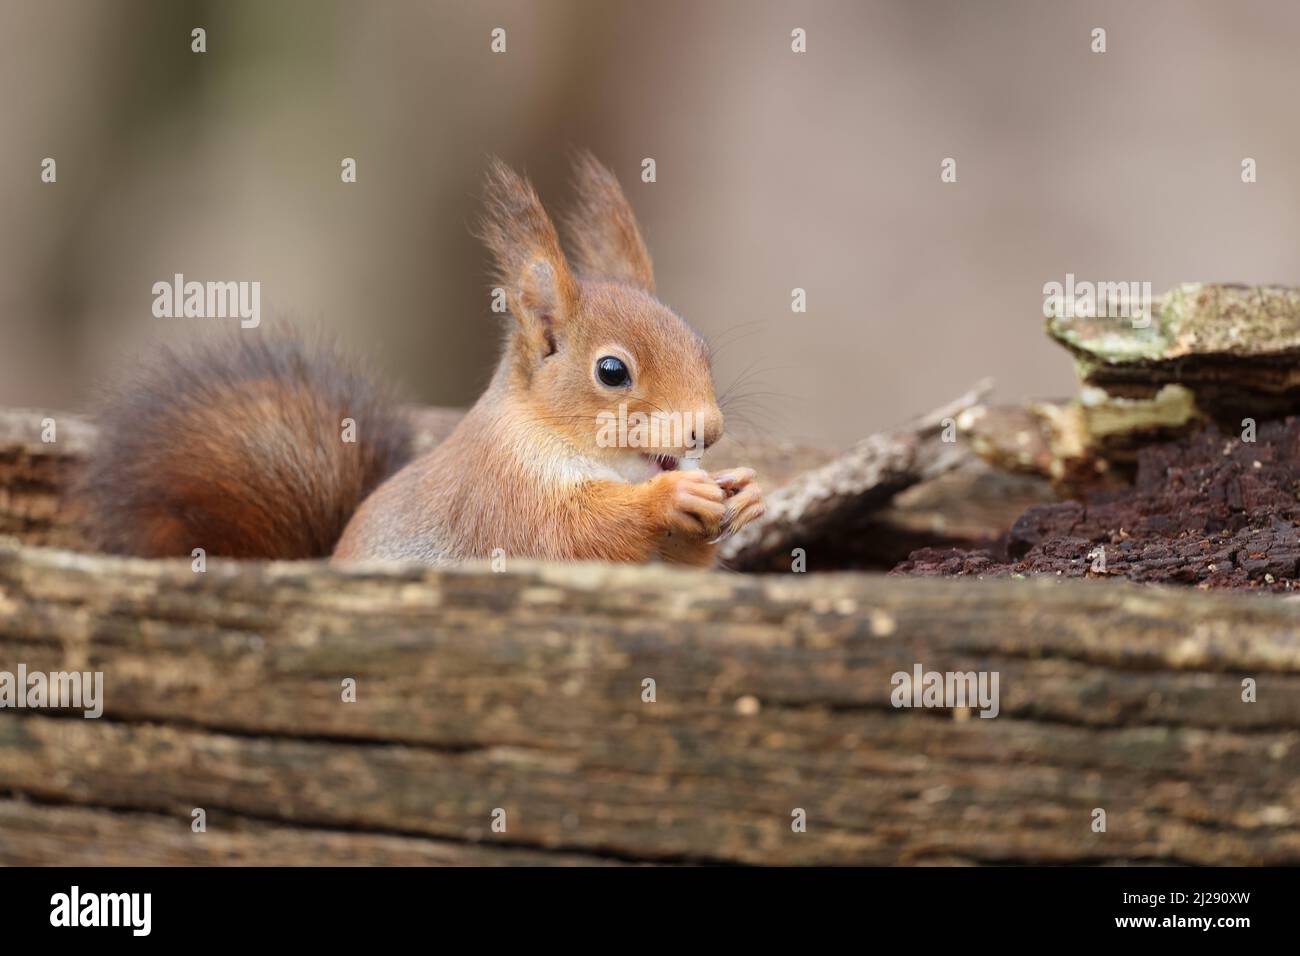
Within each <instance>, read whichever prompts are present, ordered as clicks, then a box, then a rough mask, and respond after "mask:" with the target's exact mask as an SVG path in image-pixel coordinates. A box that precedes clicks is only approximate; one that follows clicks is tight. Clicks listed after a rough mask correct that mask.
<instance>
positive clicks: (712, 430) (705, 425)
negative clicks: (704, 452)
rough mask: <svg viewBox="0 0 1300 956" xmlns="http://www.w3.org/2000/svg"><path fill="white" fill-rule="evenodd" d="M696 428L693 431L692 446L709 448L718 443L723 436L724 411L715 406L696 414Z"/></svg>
mask: <svg viewBox="0 0 1300 956" xmlns="http://www.w3.org/2000/svg"><path fill="white" fill-rule="evenodd" d="M695 422H696V424H695V428H694V429H692V431H691V436H690V437H691V446H692V447H696V448H701V449H707V448H708V447H709V446H710V445H714V444H717V441H718V439H719V438H721V437H722V412H720V411H718V409H716V408H713V409H710V410H709V411H707V412H702V413H701V414H699V415H697V416H696V419H695Z"/></svg>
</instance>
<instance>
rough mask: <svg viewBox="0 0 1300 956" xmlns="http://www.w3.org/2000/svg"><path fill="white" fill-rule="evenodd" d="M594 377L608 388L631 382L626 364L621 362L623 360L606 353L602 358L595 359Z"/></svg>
mask: <svg viewBox="0 0 1300 956" xmlns="http://www.w3.org/2000/svg"><path fill="white" fill-rule="evenodd" d="M596 378H598V379H600V381H601V383H602V384H604V385H608V386H609V387H610V388H618V387H619V386H621V385H630V384H632V376H631V374H629V372H628V370H627V366H626V365H625V364H623V360H622V359H617V358H614V356H612V355H606V356H605V357H604V358H601V359H597V360H596Z"/></svg>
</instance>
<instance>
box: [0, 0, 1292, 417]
mask: <svg viewBox="0 0 1300 956" xmlns="http://www.w3.org/2000/svg"><path fill="white" fill-rule="evenodd" d="M195 26H202V27H204V28H206V30H207V43H208V52H207V53H205V54H194V53H192V52H190V30H191V29H192V28H193V27H195ZM497 26H500V27H504V28H505V29H506V30H507V36H508V52H507V53H505V54H504V55H493V54H492V53H491V52H490V51H489V33H490V31H491V30H492V28H494V27H497ZM1097 26H1100V27H1104V28H1105V29H1106V31H1107V46H1108V51H1107V52H1106V53H1105V54H1101V55H1097V54H1094V53H1092V52H1091V51H1090V43H1091V37H1090V32H1091V30H1092V28H1093V27H1097ZM795 27H802V28H804V29H805V30H807V34H808V52H807V53H806V54H803V55H796V54H794V53H792V52H791V50H790V31H791V30H792V29H793V28H795ZM1298 34H1300V6H1297V5H1296V4H1293V3H1289V2H1286V0H1268V2H1265V0H1257V2H1231V3H1229V2H1226V0H1224V2H1209V0H1201V2H1180V0H1163V2H1148V3H1142V4H1133V3H1124V2H1119V0H1116V2H1104V3H1072V4H1068V5H1067V4H1058V3H1042V2H1035V0H1023V2H996V0H994V2H983V3H976V2H955V0H954V2H936V0H893V2H871V3H869V2H856V3H855V2H805V3H797V2H777V0H767V2H755V0H727V2H722V0H709V2H654V3H640V2H632V0H626V2H611V0H584V2H558V0H545V2H542V0H532V2H526V0H521V2H513V3H506V2H472V3H471V2H449V0H422V2H383V3H357V2H353V3H347V2H294V0H213V2H208V3H200V2H192V3H186V2H171V0H156V2H153V0H0V90H2V91H3V92H2V93H0V129H2V130H3V138H2V139H0V174H2V175H3V182H4V196H5V202H4V206H3V216H2V217H0V404H6V405H26V406H49V407H79V406H84V405H85V404H86V402H87V401H88V400H89V398H90V394H91V393H90V391H89V389H90V386H91V384H92V383H93V381H94V379H95V378H96V377H97V376H100V375H102V374H103V373H104V372H105V371H106V370H107V369H109V368H110V367H111V366H112V365H113V364H114V363H118V362H123V361H125V362H128V363H129V361H130V357H131V356H132V354H134V353H136V352H138V351H139V350H140V349H141V348H142V347H145V346H146V345H147V344H148V343H149V342H151V341H153V340H156V339H160V338H167V337H176V336H185V335H192V334H195V333H196V332H199V331H202V330H203V329H204V327H205V326H209V325H214V324H227V325H229V324H232V321H233V320H189V321H188V322H187V321H185V320H173V319H155V318H154V317H153V316H152V314H151V311H150V310H151V305H152V301H153V297H152V293H151V291H150V287H151V286H152V284H153V283H154V282H155V281H158V280H166V279H169V278H170V277H171V276H172V275H173V273H175V272H183V273H184V274H185V275H186V276H187V278H192V279H198V280H200V281H206V280H260V281H261V283H262V323H263V328H264V329H265V328H268V327H271V326H272V325H274V324H277V323H282V322H291V321H292V322H299V323H305V324H313V323H315V324H321V325H324V326H327V327H329V328H332V329H335V330H337V331H338V333H339V335H340V336H341V337H342V338H344V339H345V340H346V341H349V342H351V343H354V344H356V345H357V346H358V347H361V348H363V349H365V350H367V351H368V352H370V353H371V354H373V355H375V356H376V357H377V358H378V359H379V360H380V361H382V362H383V363H384V364H385V365H386V366H387V367H389V368H391V369H392V374H393V377H394V379H395V380H397V381H399V382H401V383H402V384H403V386H404V391H405V393H406V395H407V396H408V397H410V398H412V399H417V400H424V401H428V402H437V403H446V404H467V403H469V402H471V401H472V400H473V399H474V397H475V396H476V395H477V393H478V390H479V389H480V387H481V385H482V384H483V383H484V382H485V381H486V378H487V376H488V374H489V371H490V368H491V365H492V363H493V361H494V356H495V350H496V343H497V330H496V318H495V317H494V316H492V314H491V313H490V312H489V309H488V305H489V300H488V295H487V271H486V263H485V260H484V256H483V254H482V252H481V250H480V248H479V247H478V245H477V244H476V243H475V241H474V240H473V239H472V237H471V236H470V234H469V226H470V224H471V223H472V222H473V220H474V218H475V216H476V215H477V208H476V207H477V196H478V192H479V181H480V176H481V174H482V171H483V165H484V157H485V156H486V155H488V154H490V153H496V154H500V155H501V156H503V157H504V158H505V159H506V160H507V161H509V162H511V163H512V164H515V165H516V166H519V167H522V168H524V169H525V170H526V171H527V172H528V173H529V174H530V175H531V176H532V177H533V178H534V179H535V181H536V182H537V185H538V187H539V190H540V191H541V193H542V195H543V198H544V199H546V200H547V201H548V202H549V203H550V204H551V205H552V207H553V208H558V207H559V206H560V205H561V204H562V202H563V201H564V200H566V199H567V190H566V179H567V176H566V170H565V168H564V160H565V150H566V148H567V147H569V146H571V145H587V146H590V147H591V148H593V149H594V150H595V151H596V153H597V154H598V155H599V156H600V157H602V158H603V159H604V160H605V161H606V162H607V163H608V164H610V165H611V166H613V167H614V169H615V170H616V172H617V173H618V174H619V176H620V178H621V179H622V180H623V183H624V186H625V188H626V189H627V191H628V193H629V195H630V197H631V199H632V201H633V204H634V205H635V206H636V208H637V210H638V212H639V214H640V216H641V219H642V224H643V227H644V230H645V232H646V236H647V240H648V242H649V245H650V248H651V252H652V253H653V255H654V257H655V261H656V266H657V278H658V284H659V290H660V293H661V295H662V297H663V298H664V299H665V301H667V302H668V303H669V304H671V305H673V306H674V307H675V308H677V309H678V310H679V311H681V312H682V313H683V314H684V315H685V316H686V317H687V318H688V319H689V320H691V321H692V322H693V323H694V324H695V325H696V326H697V327H699V328H700V329H701V330H702V331H703V332H704V333H705V334H706V335H708V336H709V337H711V338H713V339H715V340H721V341H722V342H723V345H722V349H721V354H720V359H719V362H718V369H717V371H718V385H719V388H720V389H721V388H725V387H726V386H727V385H729V384H730V383H731V382H732V381H733V380H735V379H736V378H737V377H739V376H741V375H743V374H746V373H747V372H748V373H749V374H750V376H751V381H750V385H749V389H750V390H752V391H756V392H758V393H759V394H757V395H755V396H754V398H755V402H754V404H753V406H752V407H750V408H749V409H748V413H749V415H750V417H751V418H753V419H755V420H757V421H759V422H760V423H767V424H769V425H770V426H771V427H772V428H774V429H777V430H779V431H781V432H783V433H786V434H790V435H799V436H802V437H804V438H807V439H812V440H816V441H825V442H833V443H844V442H848V441H851V440H853V439H855V438H857V437H860V436H861V435H863V434H865V433H867V432H868V431H870V430H872V429H875V428H878V427H881V426H885V425H889V424H891V423H894V422H897V421H900V420H902V419H904V418H907V417H909V416H911V415H913V414H916V413H918V412H921V411H924V410H926V409H928V408H929V407H932V406H933V405H935V404H938V403H939V402H941V401H943V400H945V399H947V398H949V397H951V396H952V395H955V394H956V393H958V392H959V391H962V390H963V389H965V387H966V386H968V385H969V384H970V383H971V382H973V381H974V380H975V379H977V378H979V377H981V376H984V375H993V376H995V377H996V378H997V380H998V384H999V396H1000V397H1001V398H1004V399H1010V400H1016V399H1020V398H1024V397H1028V396H1036V395H1059V394H1064V393H1067V392H1070V391H1072V389H1073V376H1072V373H1071V370H1070V363H1069V360H1068V357H1067V356H1066V355H1065V354H1064V353H1062V352H1061V351H1060V350H1058V349H1057V348H1055V347H1053V346H1051V345H1050V344H1048V342H1047V341H1046V339H1045V338H1044V336H1043V335H1042V331H1041V327H1042V318H1041V309H1042V298H1043V297H1042V286H1043V283H1045V282H1047V281H1051V280H1058V281H1062V280H1064V277H1065V274H1066V273H1067V272H1073V273H1075V274H1076V275H1077V276H1078V277H1079V278H1080V279H1092V280H1108V281H1129V280H1138V281H1141V280H1146V281H1150V282H1152V283H1153V287H1154V289H1155V291H1156V292H1160V291H1162V290H1163V289H1164V288H1166V287H1168V286H1169V285H1172V284H1174V283H1176V282H1180V281H1189V280H1236V281H1245V282H1270V281H1271V282H1288V283H1296V282H1300V274H1298V273H1300V268H1298V266H1297V263H1298V262H1300V258H1298V255H1297V254H1298V253H1300V215H1298V213H1300V124H1297V123H1296V122H1295V113H1294V109H1293V103H1294V97H1295V93H1296V90H1297V89H1300V85H1298V84H1300V57H1297V56H1296V55H1295V37H1296V36H1297V35H1298ZM47 156H49V157H53V158H55V159H56V160H57V163H58V182H57V184H55V185H46V184H43V183H41V182H40V179H39V173H40V163H41V160H42V159H43V158H45V157H47ZM345 156H351V157H355V158H356V159H357V162H358V171H359V181H358V182H357V183H356V184H353V185H344V184H342V183H341V182H340V180H339V171H340V170H339V163H340V161H341V159H342V158H343V157H345ZM646 156H651V157H654V158H655V160H656V161H657V164H658V182H656V183H654V184H643V183H641V181H640V176H639V172H640V161H641V159H642V158H643V157H646ZM948 156H951V157H954V158H956V160H957V170H958V181H957V183H956V184H954V185H945V184H943V183H941V182H940V179H939V171H940V162H941V161H942V160H943V158H944V157H948ZM1247 156H1250V157H1253V158H1255V159H1256V161H1257V163H1258V171H1259V173H1258V174H1259V181H1258V182H1257V183H1255V184H1253V185H1245V184H1243V183H1242V182H1241V176H1240V171H1241V161H1242V158H1243V157H1247ZM796 286H798V287H802V288H804V289H806V290H807V294H808V312H807V313H806V314H801V315H798V314H792V313H791V310H790V292H791V289H792V288H794V287H796ZM245 334H249V333H245Z"/></svg>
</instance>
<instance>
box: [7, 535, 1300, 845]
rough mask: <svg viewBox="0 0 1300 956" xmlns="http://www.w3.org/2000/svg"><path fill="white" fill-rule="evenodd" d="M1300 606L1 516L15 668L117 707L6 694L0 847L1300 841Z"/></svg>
mask: <svg viewBox="0 0 1300 956" xmlns="http://www.w3.org/2000/svg"><path fill="white" fill-rule="evenodd" d="M1298 624H1300V607H1298V606H1297V605H1296V604H1294V603H1292V602H1289V601H1282V600H1260V599H1258V598H1253V597H1243V596H1231V595H1225V596H1217V595H1206V594H1200V593H1195V592H1188V591H1183V590H1170V589H1161V588H1144V589H1139V588H1136V587H1130V586H1126V585H1122V584H1119V583H1117V582H1109V581H1107V582H1088V581H1073V582H1054V581H996V582H995V581H961V582H940V581H917V580H904V579H898V578H883V577H879V576H872V575H856V574H843V575H840V574H820V575H797V574H787V575H774V576H745V575H735V574H725V573H701V572H691V571H681V570H675V569H670V568H664V567H610V566H591V565H569V566H547V565H535V564H520V565H518V566H511V567H510V568H509V569H508V570H507V572H506V573H493V572H492V571H490V570H488V569H487V568H483V567H466V568H461V569H454V570H446V571H432V570H429V569H423V568H412V567H392V566H389V567H383V568H380V567H378V566H376V567H374V568H370V569H358V570H354V571H341V570H337V569H331V568H328V567H325V566H323V565H319V564H315V563H296V564H282V565H254V564H241V563H237V562H231V563H224V562H221V561H219V560H210V561H209V565H208V570H207V571H206V572H205V573H202V574H196V573H194V572H193V571H191V570H190V566H189V564H188V563H186V562H146V561H134V560H127V559H111V558H103V557H97V556H89V555H78V554H72V553H68V552H61V551H54V550H41V549H28V548H21V547H18V546H14V545H8V546H4V547H0V662H5V663H4V664H3V665H0V666H9V662H15V661H21V662H24V663H26V664H27V666H28V667H29V668H30V669H40V670H62V669H83V670H99V671H102V672H103V673H104V675H105V678H104V679H105V712H104V717H103V718H102V719H100V720H86V719H83V718H82V717H80V715H74V714H68V713H54V712H49V711H44V712H37V711H31V710H24V711H7V712H4V713H2V714H0V789H2V790H3V791H4V792H5V795H7V796H8V797H9V798H10V799H9V802H7V803H0V861H8V860H12V861H20V860H31V859H33V857H34V855H40V854H41V853H43V852H46V851H48V850H50V848H51V847H54V846H58V845H59V839H60V838H59V837H57V836H53V835H51V833H63V837H62V839H63V842H64V844H67V845H68V846H67V849H66V850H61V851H59V852H66V853H68V854H70V858H72V859H86V858H87V857H88V855H93V854H94V853H95V852H96V851H95V850H94V849H93V848H94V847H95V846H99V845H101V844H104V845H110V846H111V845H112V842H113V840H119V839H125V838H124V837H120V834H122V833H125V832H126V831H125V830H123V829H122V828H133V829H134V831H135V832H136V833H137V834H138V836H136V837H135V838H134V840H135V842H136V843H137V845H138V846H139V851H138V852H139V857H140V859H141V860H175V861H177V862H200V861H201V860H202V859H204V854H205V853H206V854H210V853H213V852H217V853H225V852H228V853H230V854H233V855H234V856H235V857H237V858H238V859H240V860H241V861H243V862H277V861H283V860H284V859H286V858H287V855H290V854H294V853H301V854H303V857H304V862H310V861H311V860H312V859H316V857H314V856H312V855H313V854H320V859H347V860H362V859H365V860H369V861H373V862H385V861H391V860H394V859H398V858H402V859H409V860H412V861H414V860H415V859H417V858H422V859H424V860H426V861H430V862H432V861H435V859H437V858H438V857H439V855H442V857H443V859H441V860H438V861H440V862H481V861H490V860H492V859H500V860H508V859H512V858H511V857H510V856H509V855H510V854H520V853H524V854H528V853H534V854H545V855H546V856H545V859H547V860H553V861H554V862H564V863H571V862H590V861H610V862H706V863H708V862H727V863H790V864H806V863H918V862H920V863H924V862H1118V861H1158V862H1172V863H1243V864H1252V863H1296V862H1300V636H1298V635H1300V627H1298V626H1297V625H1298ZM918 662H919V663H921V664H922V665H923V666H924V667H925V668H926V669H927V670H938V671H949V670H953V671H967V670H986V671H996V672H998V673H999V675H1000V690H1001V701H1000V704H1001V712H1000V714H999V716H998V717H997V718H995V719H982V718H980V717H978V716H975V715H974V714H972V713H970V712H968V711H956V712H954V711H949V710H906V709H895V708H894V707H892V706H891V704H890V691H891V689H892V688H891V684H890V676H891V674H892V673H894V672H895V671H900V670H902V671H910V670H911V668H912V666H913V665H914V664H915V663H918ZM345 677H352V678H355V679H356V681H357V682H358V699H357V702H356V703H343V702H342V701H341V699H340V685H341V681H342V680H343V678H345ZM1243 677H1252V678H1254V679H1255V680H1256V681H1257V683H1258V694H1259V699H1258V702H1256V703H1243V702H1242V700H1241V680H1242V678H1243ZM645 678H652V679H653V680H654V681H655V682H656V698H657V699H656V700H655V702H653V703H647V702H645V701H643V700H642V686H643V684H642V682H643V680H644V679H645ZM24 800H30V801H31V802H24ZM195 807H203V808H205V809H207V810H208V812H209V814H210V817H209V832H208V833H207V834H204V835H202V836H201V837H200V836H199V835H194V836H193V838H191V835H190V834H189V832H188V825H189V819H190V811H191V810H192V809H193V808H195ZM1097 807H1101V808H1104V809H1105V810H1106V812H1107V816H1108V827H1107V832H1105V833H1094V832H1093V831H1092V829H1091V822H1092V811H1093V809H1094V808H1097ZM497 808H501V809H503V810H505V812H506V819H507V831H506V833H504V834H499V833H494V832H492V830H491V826H490V823H491V814H492V812H493V811H494V810H495V809H497ZM796 808H802V809H804V810H805V811H806V813H807V818H808V827H807V831H806V832H804V833H795V832H792V830H791V813H792V811H794V810H795V809H796ZM58 821H66V822H64V823H59V822H58ZM62 826H67V827H70V828H71V829H69V830H67V831H66V832H64V831H62V830H61V829H59V828H60V827H62ZM258 828H271V829H272V830H275V831H276V833H277V834H278V835H277V836H275V837H271V836H267V837H265V839H261V838H258V837H257V836H255V835H254V836H250V835H249V834H250V833H251V834H256V833H257V832H260V831H259V830H258ZM281 828H291V829H292V830H293V835H283V834H279V831H280V829H281ZM111 833H117V834H119V837H113V836H110V835H108V834H111ZM201 838H207V839H208V840H209V843H207V844H203V846H206V847H208V849H201V848H196V846H195V844H193V843H191V842H190V841H191V839H195V840H197V839H201ZM106 841H107V842H106ZM222 841H225V842H222ZM78 846H79V847H80V849H78V848H77V847H78ZM213 847H215V848H217V849H216V850H214V849H212V848H213ZM222 847H225V849H221V848H222ZM313 847H316V848H319V849H313ZM457 854H460V855H459V856H457ZM493 854H501V856H499V857H494V856H493ZM550 854H554V856H553V857H552V856H550ZM126 855H128V850H126V849H123V850H122V851H121V853H120V854H119V855H118V856H117V857H116V859H118V860H122V857H123V856H126ZM541 858H542V857H540V856H539V857H536V858H535V859H541Z"/></svg>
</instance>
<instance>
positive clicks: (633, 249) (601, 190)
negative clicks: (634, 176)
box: [565, 149, 655, 292]
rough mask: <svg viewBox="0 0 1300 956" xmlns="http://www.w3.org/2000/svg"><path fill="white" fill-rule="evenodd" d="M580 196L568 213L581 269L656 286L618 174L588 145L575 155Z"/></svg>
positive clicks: (645, 286)
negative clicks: (606, 165)
mask: <svg viewBox="0 0 1300 956" xmlns="http://www.w3.org/2000/svg"><path fill="white" fill-rule="evenodd" d="M573 171H574V186H575V189H576V191H577V194H578V202H577V205H576V207H575V208H574V209H573V211H572V212H570V213H569V215H567V216H566V217H565V227H566V230H565V231H566V232H567V234H568V236H569V239H570V240H571V242H572V246H573V252H574V263H575V265H576V266H577V269H578V272H579V273H580V274H582V275H585V276H590V277H591V278H593V279H608V280H610V281H612V282H622V283H625V284H627V285H631V286H635V287H636V288H638V289H644V290H645V291H647V292H654V288H655V276H654V266H653V265H652V264H651V262H650V253H649V252H647V251H646V247H645V243H644V242H643V241H642V239H641V230H640V229H638V228H637V224H636V216H635V215H634V214H633V213H632V206H631V205H630V204H629V203H628V201H627V197H626V196H624V195H623V189H622V187H620V186H619V184H618V180H617V179H616V178H615V177H614V174H613V173H612V172H610V171H609V170H608V169H606V168H605V167H604V166H603V165H601V163H600V161H599V160H598V159H596V157H595V156H593V155H592V154H591V152H590V151H588V150H585V149H584V150H579V151H578V152H577V153H575V155H574V160H573Z"/></svg>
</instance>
